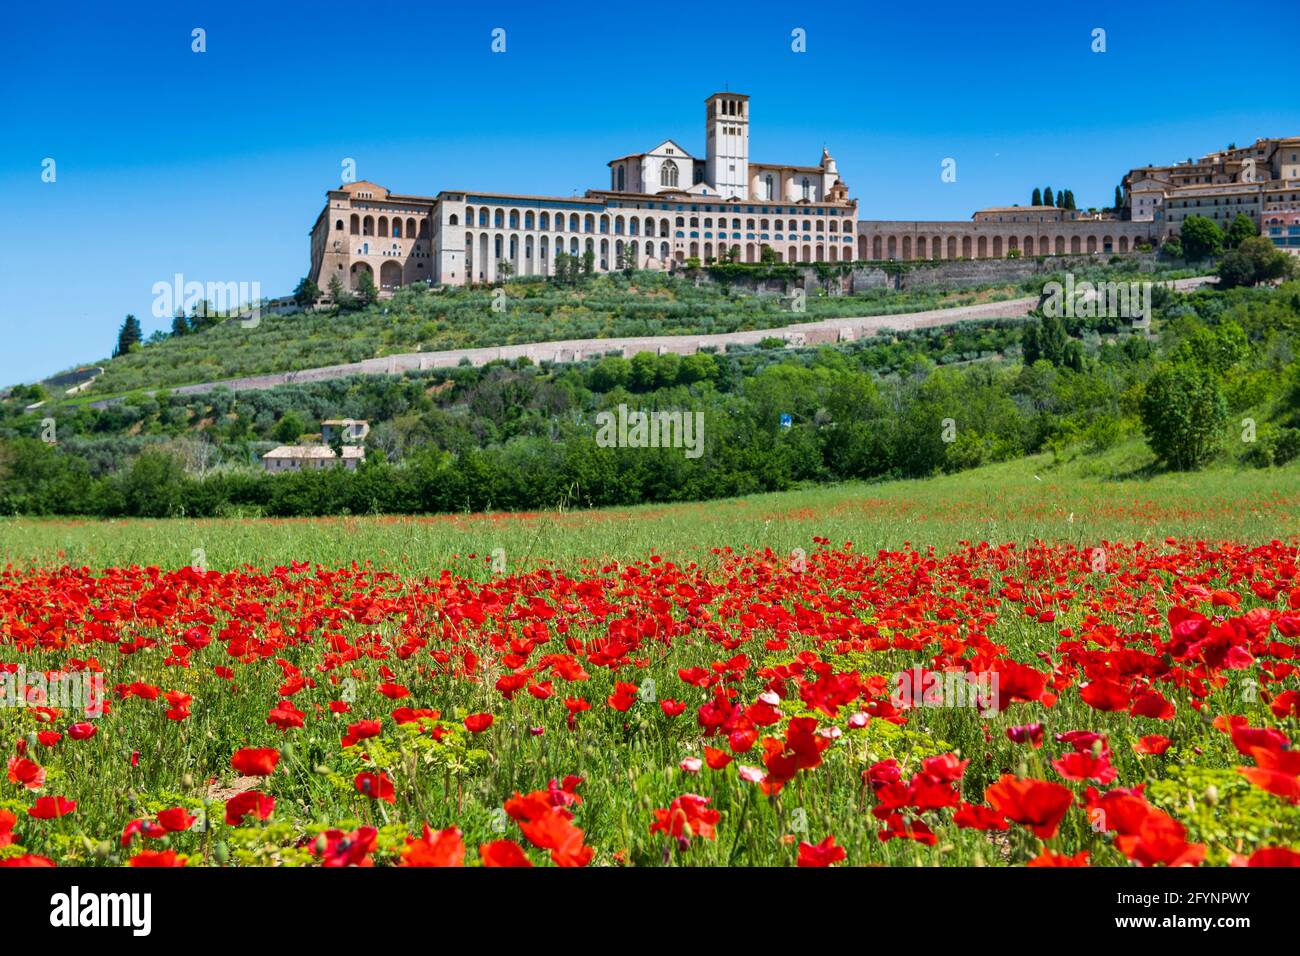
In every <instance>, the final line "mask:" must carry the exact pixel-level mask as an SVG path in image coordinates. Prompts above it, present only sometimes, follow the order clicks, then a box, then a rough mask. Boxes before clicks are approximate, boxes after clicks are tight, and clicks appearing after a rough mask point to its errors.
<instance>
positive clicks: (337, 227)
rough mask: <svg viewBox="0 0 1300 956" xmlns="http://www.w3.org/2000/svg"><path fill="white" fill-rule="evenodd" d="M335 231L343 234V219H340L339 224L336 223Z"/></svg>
mask: <svg viewBox="0 0 1300 956" xmlns="http://www.w3.org/2000/svg"><path fill="white" fill-rule="evenodd" d="M334 229H335V230H336V231H338V232H342V231H343V220H342V219H340V220H339V221H338V222H336V223H334Z"/></svg>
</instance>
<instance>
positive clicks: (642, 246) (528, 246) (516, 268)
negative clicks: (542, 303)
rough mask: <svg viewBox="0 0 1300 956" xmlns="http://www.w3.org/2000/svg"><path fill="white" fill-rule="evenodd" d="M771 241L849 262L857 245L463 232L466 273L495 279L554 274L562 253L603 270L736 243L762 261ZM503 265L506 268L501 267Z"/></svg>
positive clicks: (800, 256) (646, 265) (679, 258)
mask: <svg viewBox="0 0 1300 956" xmlns="http://www.w3.org/2000/svg"><path fill="white" fill-rule="evenodd" d="M765 245H767V246H770V247H771V248H772V250H773V252H774V253H775V255H776V258H777V261H778V262H808V263H811V262H849V261H851V260H852V259H853V246H852V245H850V244H843V245H836V244H834V243H822V242H818V243H812V242H808V243H802V244H800V243H789V244H784V243H775V244H774V243H761V242H753V241H750V242H744V243H740V242H735V243H731V242H725V241H723V242H718V243H716V244H715V243H713V242H707V241H706V242H701V241H699V240H692V241H690V242H689V243H683V242H676V243H670V242H668V241H666V240H665V239H663V238H658V239H656V238H655V237H644V238H639V239H627V240H624V239H617V238H615V239H611V238H596V237H594V236H579V235H566V236H554V237H552V236H548V235H542V236H533V235H529V234H526V233H525V234H522V235H521V234H519V233H509V232H490V231H488V232H477V231H467V232H466V233H465V275H466V277H467V278H468V279H469V281H471V282H497V281H500V280H501V279H504V278H506V277H507V276H536V275H540V276H552V275H555V263H556V259H557V257H558V256H559V254H560V253H566V254H568V255H570V256H575V257H582V256H584V255H586V254H587V253H591V255H592V259H593V262H592V265H593V267H594V268H595V269H596V270H597V271H599V272H609V271H611V270H613V269H620V268H626V267H629V266H631V267H633V268H637V269H661V268H665V267H667V265H668V264H669V263H670V262H677V263H678V264H684V263H685V261H686V259H687V258H697V259H700V260H701V261H702V262H708V261H709V260H713V259H721V258H722V257H724V256H725V255H727V254H728V252H729V251H730V250H731V249H732V248H733V247H734V248H736V249H737V250H739V256H740V260H741V261H742V262H759V261H761V259H762V250H763V246H765ZM503 264H505V265H506V266H507V268H505V269H503V268H502V265H503Z"/></svg>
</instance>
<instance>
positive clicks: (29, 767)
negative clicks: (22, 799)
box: [9, 757, 45, 790]
mask: <svg viewBox="0 0 1300 956" xmlns="http://www.w3.org/2000/svg"><path fill="white" fill-rule="evenodd" d="M9 782H10V783H12V784H16V785H17V786H20V787H26V788H27V789H28V790H39V789H41V787H43V786H44V785H45V770H44V769H43V768H42V767H41V765H40V764H38V763H36V762H35V761H32V760H28V759H27V758H26V757H10V758H9Z"/></svg>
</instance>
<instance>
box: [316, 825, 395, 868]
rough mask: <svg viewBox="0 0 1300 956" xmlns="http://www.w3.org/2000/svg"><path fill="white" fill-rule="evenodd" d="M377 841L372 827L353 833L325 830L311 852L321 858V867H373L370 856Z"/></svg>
mask: <svg viewBox="0 0 1300 956" xmlns="http://www.w3.org/2000/svg"><path fill="white" fill-rule="evenodd" d="M378 839H379V831H378V830H376V829H375V828H374V827H359V828H358V829H357V830H356V831H354V832H353V833H344V832H343V831H342V830H326V831H325V832H324V833H322V834H321V835H320V836H319V837H317V838H316V840H315V842H314V843H313V844H312V852H313V853H315V854H316V855H317V856H319V857H320V858H321V866H328V867H342V866H367V867H368V866H373V865H374V862H373V861H372V860H371V859H370V854H371V852H372V851H373V850H374V848H375V843H376V841H377V840H378Z"/></svg>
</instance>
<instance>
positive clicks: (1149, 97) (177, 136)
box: [0, 0, 1300, 384]
mask: <svg viewBox="0 0 1300 956" xmlns="http://www.w3.org/2000/svg"><path fill="white" fill-rule="evenodd" d="M103 6H104V8H103V9H98V8H97V7H95V8H92V7H91V6H90V5H89V4H87V5H86V6H85V8H84V9H83V8H81V7H79V6H78V5H77V4H71V5H61V6H60V7H59V8H58V9H57V12H50V11H51V9H52V8H50V7H48V6H43V5H37V4H30V3H23V4H18V5H14V6H13V7H12V8H11V9H9V10H8V11H7V14H6V24H5V29H4V31H3V33H2V34H0V102H3V103H4V105H5V112H6V115H5V118H4V122H3V124H0V195H3V197H4V207H3V208H4V209H5V210H6V211H7V212H8V213H9V215H8V216H7V217H6V219H7V222H6V225H7V226H8V228H9V229H11V230H12V231H13V233H12V235H11V238H10V241H9V243H8V249H7V250H6V252H5V254H4V255H3V256H0V327H2V328H3V330H4V333H5V334H4V338H3V341H4V345H5V347H4V348H3V349H0V384H7V383H12V382H16V381H32V380H35V379H37V378H39V377H41V376H43V375H46V374H50V373H53V372H55V371H58V370H61V369H64V368H68V367H72V366H75V365H77V364H79V363H82V362H88V361H92V360H95V359H99V358H103V357H105V356H107V355H108V353H109V352H110V351H111V349H112V346H113V342H114V340H115V337H116V332H117V327H118V325H119V324H120V322H121V320H122V317H123V315H125V314H126V313H127V312H133V313H135V314H136V315H137V316H139V317H140V319H141V321H142V322H143V323H144V327H145V331H146V333H148V332H150V331H152V330H153V329H155V328H158V327H159V326H160V325H162V324H163V322H162V320H158V319H155V318H153V317H152V315H151V314H150V312H151V303H152V301H153V293H152V286H153V284H154V283H155V282H159V281H170V280H171V277H172V276H173V275H174V274H175V273H177V272H179V273H182V274H184V275H185V277H186V278H187V279H189V280H198V281H201V282H207V281H221V282H225V281H249V282H251V281H254V280H256V281H258V282H260V283H261V287H262V290H263V292H264V293H266V294H280V293H285V292H288V291H290V290H292V288H293V286H294V284H295V282H296V281H297V279H298V278H299V277H300V276H302V275H303V274H304V273H305V272H306V271H307V268H308V251H309V250H308V236H307V232H308V229H309V228H310V227H311V224H312V222H313V221H314V220H315V218H316V215H317V213H319V211H320V209H321V206H322V205H323V202H324V193H325V190H327V189H329V188H332V187H334V186H337V185H338V183H339V180H340V171H341V163H342V161H343V160H344V159H345V158H349V157H350V158H354V159H355V160H356V162H357V174H358V177H359V178H364V179H370V180H373V181H375V182H378V183H381V184H383V185H385V186H388V187H389V188H391V189H393V190H395V191H398V192H406V193H417V194H427V195H432V194H433V193H435V192H437V191H438V190H440V189H450V188H457V187H461V188H473V189H481V190H487V191H518V192H523V193H542V194H553V195H571V194H573V193H574V192H575V191H576V192H578V193H581V192H582V191H583V190H585V189H587V188H591V187H604V186H605V185H607V183H608V179H607V177H608V172H607V170H606V167H605V163H606V161H607V160H609V159H611V158H613V157H615V156H619V155H622V154H625V153H628V152H633V151H639V150H643V149H647V148H650V147H651V146H653V145H655V144H656V143H657V142H659V141H660V140H662V139H664V138H667V137H673V138H675V139H677V140H678V141H679V142H681V143H682V145H683V146H684V147H686V148H687V149H690V150H692V151H695V152H701V151H702V148H703V113H704V105H703V101H704V98H705V97H706V96H707V95H708V94H709V93H711V92H713V91H714V90H717V89H722V88H724V86H725V87H727V88H730V89H732V90H736V91H740V92H745V93H749V94H750V95H751V97H752V101H751V135H750V140H751V143H750V152H751V156H752V157H753V158H755V159H757V160H760V161H766V162H792V163H815V162H816V161H817V159H818V157H819V155H820V150H821V147H822V145H823V144H824V145H826V146H828V147H829V148H830V150H831V152H832V154H833V155H834V156H835V158H836V160H837V161H838V163H839V168H840V173H841V176H842V177H843V178H844V180H845V182H846V183H848V185H849V188H850V191H851V193H852V195H854V196H855V197H856V198H857V199H858V200H859V202H860V207H859V214H860V215H861V216H862V217H863V218H877V219H878V218H922V219H925V218H930V219H946V218H957V219H964V218H968V217H969V215H970V213H971V211H972V210H974V209H976V208H978V207H980V206H987V205H1000V204H1009V203H1013V202H1019V203H1027V202H1028V201H1029V196H1030V193H1031V191H1032V189H1033V187H1034V186H1036V185H1051V186H1053V187H1054V188H1060V187H1069V188H1071V189H1073V190H1074V193H1075V196H1076V199H1077V201H1078V203H1079V204H1080V205H1081V206H1090V205H1104V204H1106V203H1108V202H1109V201H1110V199H1111V197H1112V194H1113V192H1114V187H1115V184H1116V183H1117V182H1118V180H1119V178H1120V176H1121V175H1122V174H1123V173H1124V172H1125V171H1126V170H1127V169H1129V168H1130V167H1132V166H1135V165H1144V164H1146V163H1149V162H1150V163H1159V162H1168V161H1173V160H1178V159H1185V158H1186V157H1188V156H1189V155H1193V154H1195V155H1200V154H1201V153H1204V152H1208V151H1209V150H1212V149H1216V148H1220V147H1222V146H1225V145H1227V144H1228V143H1230V142H1237V143H1246V142H1250V141H1253V140H1254V139H1255V138H1256V137H1258V136H1268V135H1288V134H1289V135H1294V134H1296V133H1300V96H1298V95H1297V92H1296V87H1295V82H1296V81H1295V75H1294V74H1295V70H1296V60H1295V51H1296V47H1297V42H1300V41H1298V38H1300V5H1298V4H1296V3H1294V2H1293V0H1283V2H1280V3H1276V4H1272V5H1270V10H1269V12H1268V13H1267V14H1266V15H1265V21H1261V22H1262V23H1263V24H1264V26H1265V28H1264V29H1258V30H1256V29H1253V28H1252V29H1250V30H1248V31H1243V30H1242V29H1241V28H1240V25H1238V26H1237V27H1232V28H1230V29H1232V30H1233V31H1234V32H1233V36H1234V37H1235V40H1234V42H1232V43H1230V44H1227V45H1226V46H1225V44H1224V42H1223V41H1224V37H1223V36H1221V35H1220V34H1219V33H1218V32H1216V24H1219V23H1220V22H1222V20H1223V16H1224V14H1223V9H1222V6H1221V5H1218V4H1210V3H1204V2H1201V0H1184V2H1178V3H1172V2H1171V3H1149V4H1143V5H1142V8H1141V9H1140V10H1139V9H1138V8H1136V7H1135V6H1133V5H1132V4H1131V3H1111V2H1105V0H1101V2H1081V0H1067V2H1063V3H1056V4H1052V5H1051V6H1050V7H1049V6H1048V5H1046V4H1041V3H1029V2H1019V0H1009V2H1003V3H998V4H989V3H976V2H969V3H961V4H957V3H941V2H940V3H936V2H929V3H925V2H919V3H910V4H896V3H886V2H883V0H880V2H875V0H873V2H853V3H846V4H834V5H832V6H830V7H829V8H827V9H826V10H824V11H823V10H807V11H801V10H798V9H797V7H798V5H796V4H790V3H782V4H770V5H766V4H763V3H748V4H742V5H735V6H730V5H722V6H719V5H710V4H706V5H699V6H693V5H668V6H665V5H663V4H646V5H642V6H640V7H638V6H637V5H626V4H610V3H603V4H594V3H593V4H586V3H583V2H571V3H565V4H537V3H526V4H524V3H520V4H476V5H471V8H470V9H469V10H467V11H461V10H456V9H449V8H448V7H449V6H454V5H445V4H432V3H428V4H425V3H419V4H402V5H397V6H386V5H380V4H374V5H365V4H355V3H330V2H314V3H311V4H297V3H281V2H272V3H265V2H264V3H257V4H245V3H242V2H223V3H220V4H215V3H214V4H199V3H184V2H181V3H166V4H164V3H157V4H153V3H139V4H131V3H124V4H113V5H103ZM637 10H646V11H649V10H671V11H674V12H675V13H679V15H680V16H681V18H682V19H681V22H680V23H675V24H665V25H662V26H659V25H653V24H651V23H649V22H648V21H649V20H650V19H651V14H649V13H634V12H633V11H637ZM1252 22H1253V21H1252ZM196 27H200V28H203V29H204V30H205V31H206V42H207V52H205V53H201V54H199V53H194V52H192V51H191V30H193V29H194V28H196ZM497 27H500V28H502V29H504V30H505V31H506V52H505V53H503V54H494V53H492V52H491V31H492V30H493V29H494V28H497ZM1097 27H1100V28H1103V29H1105V30H1106V47H1107V49H1106V52H1105V53H1101V54H1098V53H1093V52H1092V51H1091V49H1090V46H1091V43H1092V38H1091V32H1092V30H1093V29H1094V28H1097ZM795 28H802V29H803V30H805V31H806V36H807V52H806V53H794V52H792V50H791V31H792V30H793V29H795ZM1288 61H1289V65H1287V66H1284V64H1286V63H1288ZM1287 71H1289V74H1288V72H1287ZM47 157H48V158H53V159H54V160H55V162H56V164H57V165H56V172H57V179H56V181H55V182H53V183H45V182H42V179H41V171H42V162H43V160H44V159H46V158H47ZM947 157H952V158H954V159H956V160H957V174H958V175H957V181H956V182H955V183H943V182H941V180H940V176H939V173H940V164H941V162H942V160H943V159H944V158H947Z"/></svg>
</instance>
